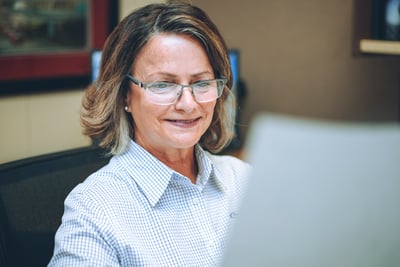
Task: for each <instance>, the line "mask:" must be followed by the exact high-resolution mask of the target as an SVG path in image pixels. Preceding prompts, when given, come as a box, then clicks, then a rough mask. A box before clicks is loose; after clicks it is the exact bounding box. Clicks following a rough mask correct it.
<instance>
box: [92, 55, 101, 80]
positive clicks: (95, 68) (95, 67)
mask: <svg viewBox="0 0 400 267" xmlns="http://www.w3.org/2000/svg"><path fill="white" fill-rule="evenodd" d="M100 63H101V50H100V49H95V50H92V52H91V54H90V66H91V78H90V80H91V82H94V81H96V80H97V78H98V76H99V72H100Z"/></svg>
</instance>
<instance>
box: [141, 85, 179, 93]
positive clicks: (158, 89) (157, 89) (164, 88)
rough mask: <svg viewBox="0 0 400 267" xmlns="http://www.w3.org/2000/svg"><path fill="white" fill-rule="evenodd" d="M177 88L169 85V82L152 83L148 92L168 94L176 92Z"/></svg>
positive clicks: (148, 87)
mask: <svg viewBox="0 0 400 267" xmlns="http://www.w3.org/2000/svg"><path fill="white" fill-rule="evenodd" d="M175 88H176V84H174V83H168V82H156V83H150V84H148V85H147V90H149V91H151V92H152V93H156V94H166V93H170V92H171V91H174V90H175Z"/></svg>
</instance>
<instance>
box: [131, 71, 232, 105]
mask: <svg viewBox="0 0 400 267" xmlns="http://www.w3.org/2000/svg"><path fill="white" fill-rule="evenodd" d="M126 77H127V78H128V79H129V81H131V82H133V83H134V84H135V85H137V86H139V87H140V88H143V89H144V90H145V91H146V90H147V86H148V85H150V84H157V83H162V84H174V85H176V86H180V87H181V89H180V90H179V91H178V94H177V96H176V98H175V100H174V101H173V102H170V103H157V102H153V103H155V104H158V105H172V104H174V103H176V101H178V99H179V98H180V97H181V96H182V92H183V89H184V88H185V87H190V89H191V92H192V95H193V97H194V99H195V100H196V102H198V103H207V102H211V101H213V100H216V99H218V98H220V97H221V95H222V92H223V91H224V89H225V86H226V83H227V81H228V80H227V79H226V78H224V77H222V78H218V79H210V80H203V81H200V82H195V83H192V84H188V85H184V84H179V83H173V82H148V83H145V82H141V81H139V80H138V79H137V78H135V77H133V76H132V75H130V74H129V73H128V74H126ZM213 81H215V82H217V97H216V98H214V99H211V100H207V101H198V100H197V99H196V94H195V90H193V86H195V85H196V84H199V83H203V82H213ZM218 82H223V86H222V89H221V90H219V86H218Z"/></svg>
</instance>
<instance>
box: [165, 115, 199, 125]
mask: <svg viewBox="0 0 400 267" xmlns="http://www.w3.org/2000/svg"><path fill="white" fill-rule="evenodd" d="M199 120H200V117H198V118H195V119H190V120H169V119H167V120H166V121H168V122H170V123H172V124H173V125H176V126H180V127H191V126H194V125H196V124H197V122H198V121H199Z"/></svg>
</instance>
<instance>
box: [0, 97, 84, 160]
mask: <svg viewBox="0 0 400 267" xmlns="http://www.w3.org/2000/svg"><path fill="white" fill-rule="evenodd" d="M82 93H83V92H82V91H77V90H72V91H62V92H57V91H55V92H52V93H38V94H33V95H19V96H11V97H0V124H1V131H0V147H1V150H0V163H3V162H7V161H11V160H16V159H21V158H26V157H30V156H34V155H41V154H45V153H50V152H55V151H61V150H64V149H69V148H75V147H81V146H87V145H89V144H90V140H89V139H88V138H86V137H84V136H83V135H82V134H81V128H80V124H79V109H80V103H81V98H82Z"/></svg>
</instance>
